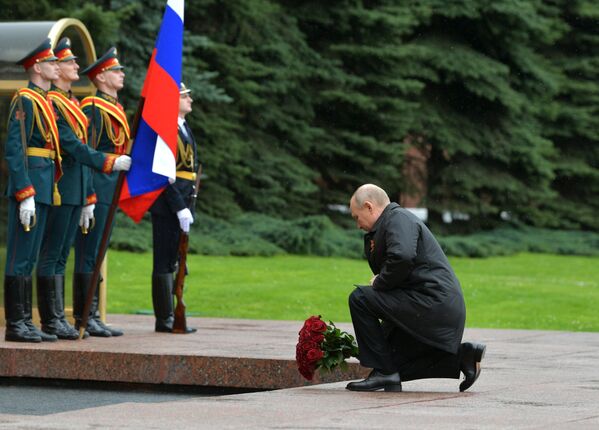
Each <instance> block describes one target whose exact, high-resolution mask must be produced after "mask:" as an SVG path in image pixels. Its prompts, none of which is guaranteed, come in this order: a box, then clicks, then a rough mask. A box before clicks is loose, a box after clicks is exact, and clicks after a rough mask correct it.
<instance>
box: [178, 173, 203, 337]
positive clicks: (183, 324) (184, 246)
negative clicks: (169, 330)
mask: <svg viewBox="0 0 599 430" xmlns="http://www.w3.org/2000/svg"><path fill="white" fill-rule="evenodd" d="M201 180H202V165H201V164H200V166H199V168H198V173H197V176H196V182H195V185H194V189H193V194H192V195H191V201H190V204H189V207H190V208H193V207H195V204H196V199H197V198H198V191H199V189H200V183H201ZM188 249H189V234H187V233H185V232H184V231H182V232H181V234H180V235H179V269H178V270H177V276H175V291H174V294H175V297H176V298H177V306H176V307H175V321H174V322H173V333H186V331H187V320H186V318H185V302H184V301H183V285H184V283H185V270H186V269H187V251H188Z"/></svg>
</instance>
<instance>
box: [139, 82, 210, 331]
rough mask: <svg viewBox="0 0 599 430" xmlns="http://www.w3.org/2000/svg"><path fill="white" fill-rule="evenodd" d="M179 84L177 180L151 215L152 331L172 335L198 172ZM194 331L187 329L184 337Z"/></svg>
mask: <svg viewBox="0 0 599 430" xmlns="http://www.w3.org/2000/svg"><path fill="white" fill-rule="evenodd" d="M190 92H191V90H189V89H187V88H186V87H185V85H184V84H183V83H182V84H181V87H180V90H179V118H178V122H179V136H178V147H177V180H176V182H175V183H174V184H170V185H168V186H167V187H166V189H165V190H164V191H163V192H162V194H160V196H159V197H158V198H157V199H156V201H155V202H154V204H153V205H152V207H151V208H150V212H151V214H152V244H153V253H154V264H153V271H152V303H153V305H154V315H155V317H156V324H155V330H156V331H158V332H172V331H173V322H174V314H173V283H174V282H173V281H174V278H173V272H174V271H175V265H176V263H177V256H178V255H177V254H178V246H177V245H178V243H179V235H180V234H181V231H183V232H185V233H189V227H190V225H191V223H193V213H194V212H195V208H194V207H191V205H190V202H191V201H195V200H192V195H193V194H195V193H197V190H195V181H196V175H197V172H198V165H199V163H198V150H197V144H196V141H195V139H194V137H193V134H192V132H191V129H190V128H189V126H188V125H187V122H186V121H185V116H186V115H187V114H188V113H190V112H191V104H192V102H193V99H192V98H191V95H190V94H189V93H190ZM195 331H196V329H194V328H189V327H186V333H193V332H195Z"/></svg>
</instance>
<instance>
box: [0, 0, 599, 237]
mask: <svg viewBox="0 0 599 430" xmlns="http://www.w3.org/2000/svg"><path fill="white" fill-rule="evenodd" d="M165 3H166V2H165V1H164V0H147V1H144V2H141V1H131V0H104V1H102V2H94V3H92V2H87V1H83V0H62V1H54V2H49V1H48V0H36V1H32V0H22V1H20V2H16V3H15V2H11V3H8V2H7V1H6V0H0V10H1V11H2V12H0V13H1V15H2V19H3V20H42V19H57V18H60V17H63V16H72V17H76V18H79V19H80V20H82V21H83V22H84V23H85V24H86V25H87V26H88V28H89V29H90V32H91V33H92V35H93V37H94V40H95V43H96V50H97V51H98V53H102V52H104V51H105V50H106V49H108V47H110V46H112V45H116V46H117V47H118V48H119V50H120V53H121V60H122V63H123V64H125V66H126V73H127V79H126V88H125V90H124V91H123V94H122V99H123V103H124V104H125V106H126V108H127V110H128V111H129V112H130V113H131V114H132V113H133V112H134V110H135V108H136V105H137V99H138V94H139V92H140V89H141V86H142V83H143V79H144V75H145V70H146V66H147V63H148V61H149V58H150V54H151V51H152V48H153V45H154V39H155V37H156V34H157V31H158V28H159V25H160V20H161V18H162V13H163V10H164V6H165ZM185 3H186V5H185V8H186V12H185V28H186V30H185V42H184V43H185V48H184V54H185V58H184V74H183V79H184V81H185V82H186V84H187V85H188V87H191V88H192V90H193V93H192V96H193V98H194V100H195V103H194V111H193V112H192V114H191V118H190V122H191V123H192V126H193V129H194V131H195V133H196V135H197V136H196V137H198V138H199V140H200V142H201V159H202V162H203V165H204V172H205V173H206V175H207V177H206V180H205V181H204V183H203V185H202V194H201V199H200V206H201V208H200V210H201V211H202V212H204V213H208V214H211V215H214V216H217V217H219V218H226V219H233V218H237V217H239V216H241V214H242V212H245V211H252V212H259V213H262V214H264V215H268V216H275V217H278V218H287V219H295V218H300V217H305V216H306V217H310V216H313V215H322V214H325V215H329V216H331V217H333V218H335V213H334V212H331V211H330V210H329V208H330V207H331V205H335V204H345V203H347V200H348V198H349V196H350V195H351V192H352V191H353V189H354V188H355V187H356V186H358V185H359V184H361V183H364V182H374V183H377V184H379V185H381V186H383V187H384V188H385V189H387V190H388V191H389V192H390V194H391V196H392V198H397V197H398V195H399V193H401V192H403V191H405V190H406V189H408V188H409V187H410V183H409V181H408V180H407V178H406V177H405V174H404V170H403V168H402V166H403V163H404V157H405V154H406V151H407V150H408V148H410V147H411V146H416V147H418V148H420V149H421V150H422V151H423V153H425V154H427V156H428V160H427V170H428V178H427V180H428V184H427V189H428V192H427V196H426V199H425V201H424V205H425V206H427V207H428V208H429V210H430V213H431V223H432V224H436V227H440V226H442V223H441V214H442V212H443V211H447V210H449V211H453V212H459V213H464V214H468V216H469V217H470V222H469V224H468V229H470V230H476V229H481V228H483V229H484V228H488V227H493V226H496V225H498V224H500V223H501V222H502V221H501V220H500V217H499V214H500V213H503V214H504V216H505V215H506V214H507V215H508V216H509V217H511V219H512V220H515V221H517V222H521V223H525V224H529V225H536V226H539V227H551V228H560V227H561V228H570V229H597V228H598V227H599V221H598V219H599V218H597V216H596V215H595V214H596V213H597V210H598V209H599V199H597V195H598V193H599V170H598V168H599V146H598V145H597V142H598V140H599V127H598V126H599V123H598V122H599V115H598V113H599V112H598V109H599V108H598V106H599V104H598V101H599V79H597V78H598V73H599V72H598V70H599V25H598V24H599V22H598V21H599V6H597V5H596V2H593V1H590V0H572V1H570V0H497V1H494V2H489V1H486V0H455V1H451V2H447V1H444V0H419V1H411V2H402V1H398V0H330V1H326V2H322V1H315V0H293V1H292V0H227V1H225V0H188V1H186V2H185ZM450 227H452V228H453V229H454V230H455V228H454V227H455V226H450Z"/></svg>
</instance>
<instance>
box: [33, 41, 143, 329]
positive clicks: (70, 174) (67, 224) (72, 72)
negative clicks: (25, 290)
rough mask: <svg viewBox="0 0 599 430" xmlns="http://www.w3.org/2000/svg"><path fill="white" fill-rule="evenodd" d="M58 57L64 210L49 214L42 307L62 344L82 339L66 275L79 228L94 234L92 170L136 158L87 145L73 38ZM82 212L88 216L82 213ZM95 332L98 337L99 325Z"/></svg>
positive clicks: (40, 283) (40, 279)
mask: <svg viewBox="0 0 599 430" xmlns="http://www.w3.org/2000/svg"><path fill="white" fill-rule="evenodd" d="M54 54H55V55H56V57H58V67H59V76H58V79H56V80H54V81H53V85H52V87H51V90H50V92H49V93H48V96H49V98H50V100H52V103H53V105H54V109H55V113H56V118H57V119H56V123H57V126H58V133H59V136H60V150H61V154H62V171H63V175H62V178H61V179H60V182H59V183H58V189H59V192H60V195H61V198H62V204H61V206H56V207H53V208H51V209H50V212H49V215H48V221H47V223H46V231H45V234H44V238H43V240H42V246H41V251H40V256H39V262H38V265H37V303H38V309H39V313H40V317H41V323H42V331H44V332H46V333H50V334H55V335H56V336H58V338H59V339H71V340H74V339H78V338H79V332H78V331H77V330H75V328H73V326H71V325H70V324H69V323H68V322H67V320H66V318H65V313H64V275H65V267H66V263H67V259H68V256H69V252H70V249H71V246H72V245H73V242H74V240H75V233H76V232H77V228H78V226H81V228H82V229H83V231H87V230H89V227H90V219H91V218H92V217H93V210H94V204H95V203H96V201H97V197H96V194H95V193H94V191H93V184H92V180H91V174H90V173H89V169H88V167H87V166H89V167H91V168H94V169H95V170H97V171H99V172H103V173H107V174H109V173H112V172H113V171H117V170H128V169H129V167H130V165H131V158H130V157H128V156H127V155H121V156H119V157H118V158H117V157H115V156H112V155H108V154H105V153H103V152H99V151H96V150H94V149H92V148H91V147H90V146H89V145H88V135H87V128H88V120H87V117H86V116H85V114H84V113H83V111H82V110H81V109H80V107H79V101H78V100H77V99H76V98H75V97H74V96H73V95H72V93H71V85H72V83H73V82H75V81H77V80H79V74H78V70H79V65H78V64H77V61H76V60H77V57H76V56H75V55H73V52H72V51H71V41H70V39H69V38H67V37H65V38H62V39H61V40H60V41H59V42H58V44H57V45H56V48H55V49H54ZM82 208H83V210H82ZM90 328H91V330H92V332H95V331H97V330H96V329H97V327H96V326H95V325H94V323H93V322H92V323H91V326H90Z"/></svg>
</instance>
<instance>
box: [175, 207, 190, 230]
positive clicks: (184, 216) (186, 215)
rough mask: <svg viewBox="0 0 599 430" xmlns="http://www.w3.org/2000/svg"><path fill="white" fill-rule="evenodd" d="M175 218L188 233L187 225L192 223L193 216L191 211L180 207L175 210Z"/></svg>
mask: <svg viewBox="0 0 599 430" xmlns="http://www.w3.org/2000/svg"><path fill="white" fill-rule="evenodd" d="M177 218H179V226H180V227H181V230H183V231H184V232H185V233H189V226H190V225H191V224H193V216H192V215H191V211H190V210H189V209H187V208H185V209H181V210H180V211H179V212H177Z"/></svg>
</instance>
